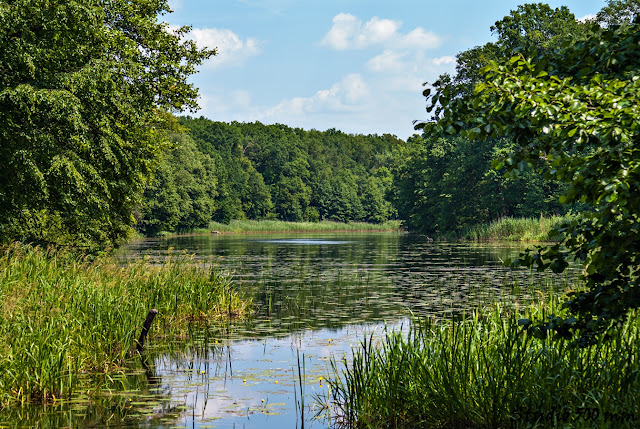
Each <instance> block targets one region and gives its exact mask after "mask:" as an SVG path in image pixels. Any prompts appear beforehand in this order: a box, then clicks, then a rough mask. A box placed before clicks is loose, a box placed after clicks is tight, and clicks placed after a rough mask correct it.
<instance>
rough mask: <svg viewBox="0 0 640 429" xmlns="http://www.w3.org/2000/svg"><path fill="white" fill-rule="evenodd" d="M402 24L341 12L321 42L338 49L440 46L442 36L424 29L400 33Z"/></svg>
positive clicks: (427, 47) (426, 47)
mask: <svg viewBox="0 0 640 429" xmlns="http://www.w3.org/2000/svg"><path fill="white" fill-rule="evenodd" d="M401 26H402V23H401V22H400V21H394V20H390V19H380V18H378V17H376V16H374V17H373V18H371V19H370V20H369V21H367V22H366V23H363V22H362V21H361V20H360V19H358V18H357V17H355V16H354V15H351V14H348V13H340V14H338V15H336V16H335V17H334V18H333V26H332V27H331V29H330V30H329V32H328V33H327V34H326V35H325V36H324V38H323V39H322V41H321V44H322V45H324V46H329V47H331V48H333V49H336V50H347V49H364V48H367V47H369V46H374V45H383V46H390V47H400V48H412V49H413V48H415V49H430V48H436V47H438V46H440V44H441V43H442V40H441V38H440V37H439V36H437V35H436V34H435V33H433V32H431V31H426V30H424V29H423V28H420V27H418V28H415V29H414V30H412V31H411V32H409V33H408V34H401V33H399V32H398V30H399V29H400V27H401Z"/></svg>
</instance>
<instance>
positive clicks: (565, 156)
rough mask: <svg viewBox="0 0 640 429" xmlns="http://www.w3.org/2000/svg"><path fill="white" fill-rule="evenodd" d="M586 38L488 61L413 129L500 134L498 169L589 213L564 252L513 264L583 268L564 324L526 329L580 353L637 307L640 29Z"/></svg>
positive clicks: (533, 254)
mask: <svg viewBox="0 0 640 429" xmlns="http://www.w3.org/2000/svg"><path fill="white" fill-rule="evenodd" d="M636 19H637V18H636ZM589 32H590V34H591V36H590V37H588V38H586V40H582V41H577V42H575V43H568V44H565V45H563V46H562V47H561V48H559V49H554V50H551V51H549V52H544V51H543V52H533V53H531V52H529V53H528V52H527V51H523V52H520V53H517V54H516V55H515V56H513V57H511V58H510V59H508V60H502V61H495V62H491V63H490V64H489V65H488V66H486V67H485V68H483V69H482V70H481V71H480V75H481V79H480V80H479V81H478V83H477V84H476V86H475V88H474V91H473V93H470V94H465V95H464V96H457V97H452V96H450V94H447V93H446V91H447V89H446V88H441V89H438V90H436V91H435V93H434V94H433V95H431V94H430V92H429V91H428V90H427V91H425V95H426V96H427V97H428V98H429V103H428V110H429V111H431V112H435V113H436V117H435V118H434V121H431V122H428V123H422V124H419V127H420V128H423V129H424V130H425V132H426V133H427V134H429V135H443V134H453V135H458V134H462V135H465V136H467V137H468V138H471V139H474V140H482V139H487V138H495V137H502V136H510V138H512V139H513V141H514V142H515V143H516V148H515V150H514V151H513V152H512V153H511V154H509V155H508V156H505V157H503V158H502V160H501V161H499V162H498V163H497V164H496V167H500V166H503V165H504V166H505V167H506V168H507V169H509V170H512V171H515V170H519V169H524V168H526V167H527V166H528V165H535V166H539V167H541V168H542V169H543V170H544V171H545V177H547V178H556V179H558V180H562V181H565V182H567V183H568V184H569V185H570V186H569V188H568V191H567V192H566V193H565V194H564V195H563V197H562V201H563V202H565V203H574V202H582V203H584V204H586V205H587V206H588V207H589V210H587V211H586V212H584V215H583V217H582V219H580V220H575V221H573V222H572V223H571V224H568V225H565V226H564V227H563V228H562V229H561V232H563V233H564V234H565V238H564V241H563V242H562V243H559V244H557V245H553V246H539V247H537V248H536V249H535V250H530V251H527V252H525V253H524V254H522V255H521V256H520V258H519V259H518V260H516V261H514V264H515V265H519V264H524V265H528V266H536V267H537V268H538V269H539V270H544V269H547V268H549V269H551V270H553V271H555V272H561V271H563V270H564V269H565V268H566V267H567V265H568V262H569V261H570V260H572V259H575V260H578V261H581V262H582V263H583V264H584V269H585V271H584V276H585V281H586V285H587V288H586V290H585V291H580V292H575V293H572V294H571V295H570V299H569V300H568V301H567V302H566V303H565V304H564V305H565V307H566V308H567V309H568V310H569V311H570V312H571V313H572V316H571V317H567V318H566V319H563V318H561V317H557V316H552V317H551V318H550V319H549V320H546V321H543V322H544V323H538V324H531V325H530V326H529V327H530V329H532V330H533V331H534V332H535V333H537V334H538V335H546V333H547V332H549V331H550V330H553V331H555V332H557V333H559V334H561V335H565V336H571V335H572V334H573V333H574V332H576V331H577V332H579V333H580V342H581V344H582V345H587V344H590V343H592V342H593V341H595V339H596V338H597V336H598V334H600V333H603V332H606V330H607V329H608V328H609V327H611V326H612V325H614V324H616V323H618V322H620V321H621V320H622V319H624V317H625V316H626V315H627V313H628V311H629V310H630V309H633V308H637V307H638V306H640V284H639V280H638V269H639V268H640V264H639V261H638V254H639V251H640V248H639V246H640V226H639V225H640V219H638V213H640V194H638V193H637V189H638V187H639V186H640V161H639V160H640V149H638V147H637V146H638V141H639V139H640V119H639V118H640V99H639V96H640V28H639V25H638V23H637V21H636V23H629V24H628V25H625V26H610V27H608V28H600V27H599V26H598V25H597V24H595V23H594V24H590V26H589ZM527 323H528V322H527Z"/></svg>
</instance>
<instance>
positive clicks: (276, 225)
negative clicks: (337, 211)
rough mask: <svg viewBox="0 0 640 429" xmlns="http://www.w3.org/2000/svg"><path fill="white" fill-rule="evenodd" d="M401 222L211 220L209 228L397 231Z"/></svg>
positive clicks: (238, 231) (229, 229) (273, 230)
mask: <svg viewBox="0 0 640 429" xmlns="http://www.w3.org/2000/svg"><path fill="white" fill-rule="evenodd" d="M401 228H402V222H401V221H397V220H390V221H387V222H385V223H380V224H377V223H366V222H349V223H343V222H333V221H321V222H285V221H281V220H232V221H231V222H230V223H229V224H223V223H218V222H211V223H210V224H209V230H211V231H218V232H235V233H241V232H333V231H340V232H342V231H399V230H400V229H401Z"/></svg>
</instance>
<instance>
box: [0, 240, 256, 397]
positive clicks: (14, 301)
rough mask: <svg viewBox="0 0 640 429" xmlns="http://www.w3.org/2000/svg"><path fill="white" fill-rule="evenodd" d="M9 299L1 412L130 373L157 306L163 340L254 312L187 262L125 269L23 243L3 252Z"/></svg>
mask: <svg viewBox="0 0 640 429" xmlns="http://www.w3.org/2000/svg"><path fill="white" fill-rule="evenodd" d="M0 299H1V302H2V307H1V308H0V407H5V406H8V405H11V404H15V403H16V402H20V403H25V402H30V401H31V402H46V401H55V400H56V399H59V398H61V397H69V396H71V395H72V394H73V392H74V389H75V388H76V386H77V383H78V377H79V375H81V374H86V373H106V374H108V373H110V372H113V371H115V370H118V369H119V368H122V366H123V365H126V363H127V361H128V360H129V359H131V358H132V357H133V356H135V353H133V352H132V351H133V350H135V344H136V340H137V337H138V335H139V334H140V331H141V328H142V324H143V322H144V320H145V317H146V315H147V312H148V311H149V310H150V309H151V308H155V309H157V310H158V316H157V317H156V321H155V322H154V324H153V325H152V327H151V332H150V334H149V337H150V338H159V337H163V336H168V335H172V336H175V335H181V334H183V333H184V332H186V331H187V330H188V329H189V325H190V324H191V323H194V322H203V321H208V320H213V319H217V318H228V317H232V316H241V315H242V314H243V313H244V312H246V311H249V309H250V305H251V303H249V302H248V301H247V300H246V299H244V298H243V297H242V296H241V295H239V294H238V293H237V292H236V291H234V289H233V287H232V285H231V284H230V283H229V282H228V281H227V280H225V279H224V278H222V277H221V276H220V275H219V274H218V273H217V272H216V271H210V270H206V269H204V268H199V267H197V266H196V265H195V264H192V263H191V261H190V259H189V258H188V257H186V256H178V257H176V258H173V259H172V260H169V261H167V262H166V263H164V264H150V263H147V262H144V261H141V262H135V263H131V264H127V265H121V264H118V263H116V262H115V261H114V260H113V259H111V258H106V257H105V258H99V259H97V260H93V261H90V260H85V259H82V258H80V257H77V256H73V255H70V254H65V253H62V252H52V251H45V250H42V249H38V248H32V247H29V246H22V245H18V244H15V245H11V246H9V247H6V248H4V249H2V250H0ZM96 388H97V387H96Z"/></svg>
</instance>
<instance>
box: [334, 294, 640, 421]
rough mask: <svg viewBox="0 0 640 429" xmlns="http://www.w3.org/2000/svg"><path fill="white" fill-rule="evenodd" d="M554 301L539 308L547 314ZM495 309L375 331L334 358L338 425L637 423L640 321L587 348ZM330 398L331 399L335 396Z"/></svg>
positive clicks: (531, 312)
mask: <svg viewBox="0 0 640 429" xmlns="http://www.w3.org/2000/svg"><path fill="white" fill-rule="evenodd" d="M545 308H548V304H539V305H537V306H534V307H531V308H529V309H528V310H527V311H526V312H525V313H526V315H527V316H529V317H531V316H536V315H537V316H542V315H543V313H544V312H545ZM518 317H519V316H518V315H517V314H514V313H513V312H512V311H507V310H505V309H504V308H500V307H495V308H493V309H492V310H490V311H488V312H475V313H473V314H468V315H467V317H466V318H465V319H464V320H463V321H461V322H451V321H448V322H435V321H433V320H425V321H421V322H416V323H415V324H414V325H413V326H411V328H410V330H409V333H408V335H407V334H401V333H398V332H389V333H387V335H386V337H385V338H384V339H383V340H382V341H381V343H379V344H374V341H373V338H372V337H369V338H367V339H365V341H364V342H363V343H362V344H361V347H360V348H358V349H356V350H355V351H354V358H353V361H352V362H351V363H348V362H347V361H346V360H345V361H344V362H343V363H342V364H340V363H337V362H335V361H334V362H333V368H334V376H333V379H332V380H330V385H331V395H332V398H331V399H332V400H333V402H334V406H335V410H336V414H337V415H336V416H335V420H336V422H337V423H338V426H343V427H352V428H415V427H430V428H463V427H464V428H503V427H504V428H506V427H563V428H564V427H610V428H619V427H637V426H638V424H639V423H640V361H639V356H638V353H639V352H640V331H639V327H640V323H639V320H638V315H637V314H633V315H632V317H631V318H630V320H629V321H627V322H626V323H625V324H624V326H623V327H622V328H621V329H620V331H619V332H618V333H617V334H616V335H614V336H613V338H612V339H611V340H609V341H601V342H600V343H598V344H597V345H595V346H593V347H591V348H587V349H580V348H578V347H574V346H573V345H572V343H570V342H569V341H565V340H555V341H554V340H551V339H547V340H537V339H534V338H532V337H531V336H528V335H525V333H524V332H523V331H522V328H521V327H520V326H519V325H518ZM325 401H326V399H325Z"/></svg>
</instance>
